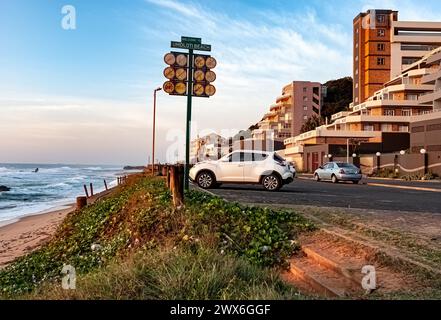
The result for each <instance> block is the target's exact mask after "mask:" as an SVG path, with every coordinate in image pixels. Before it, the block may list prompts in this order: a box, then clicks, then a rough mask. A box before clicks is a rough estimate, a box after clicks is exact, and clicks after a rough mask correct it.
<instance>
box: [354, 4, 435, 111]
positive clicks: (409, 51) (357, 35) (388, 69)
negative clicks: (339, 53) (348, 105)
mask: <svg viewBox="0 0 441 320" xmlns="http://www.w3.org/2000/svg"><path fill="white" fill-rule="evenodd" d="M353 27H354V30H353V32H354V44H353V52H354V55H353V60H354V61H353V66H354V67H353V77H354V101H353V102H354V104H355V105H357V104H359V103H363V102H365V101H366V100H367V99H368V98H369V97H371V96H372V95H373V94H374V93H375V92H376V91H378V90H380V89H381V88H382V87H383V85H384V84H385V83H387V82H388V81H389V80H391V79H394V78H395V77H397V76H399V75H400V74H401V73H402V72H403V71H404V70H405V69H407V68H408V67H409V66H410V65H412V64H413V63H415V62H417V61H419V60H420V59H421V58H423V57H424V56H425V55H426V54H428V53H429V52H431V51H432V50H434V49H436V48H438V47H440V46H441V22H426V21H398V12H397V11H393V10H368V11H367V12H363V13H360V14H359V15H358V16H357V17H355V19H354V21H353Z"/></svg>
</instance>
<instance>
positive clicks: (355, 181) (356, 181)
mask: <svg viewBox="0 0 441 320" xmlns="http://www.w3.org/2000/svg"><path fill="white" fill-rule="evenodd" d="M359 182H360V180H353V181H352V183H353V184H358V183H359Z"/></svg>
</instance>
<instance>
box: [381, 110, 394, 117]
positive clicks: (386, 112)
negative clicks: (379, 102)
mask: <svg viewBox="0 0 441 320" xmlns="http://www.w3.org/2000/svg"><path fill="white" fill-rule="evenodd" d="M394 115H395V110H394V109H385V110H384V111H383V116H394Z"/></svg>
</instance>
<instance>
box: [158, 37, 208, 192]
mask: <svg viewBox="0 0 441 320" xmlns="http://www.w3.org/2000/svg"><path fill="white" fill-rule="evenodd" d="M170 46H171V47H172V48H175V49H184V50H188V55H187V59H188V60H187V68H188V69H187V68H186V69H187V70H188V72H187V83H186V85H187V122H186V133H185V165H184V184H183V185H184V190H188V189H189V184H190V183H189V173H190V134H191V103H192V97H193V95H195V96H196V97H206V98H209V97H210V96H212V95H214V94H215V93H216V88H215V87H214V86H213V85H212V84H211V82H213V81H215V80H216V74H215V73H214V72H213V71H211V70H210V69H213V68H214V67H216V59H214V58H213V57H211V56H206V55H200V54H196V55H194V51H211V45H209V44H204V43H202V39H201V38H193V37H181V41H180V42H178V41H172V42H171V45H170ZM183 55H184V54H183V53H180V52H170V53H168V54H166V55H165V56H164V61H165V62H166V63H167V64H168V65H169V66H168V67H167V68H166V69H165V70H164V75H165V77H166V78H167V79H168V81H167V82H165V83H164V86H163V88H164V91H165V92H166V93H168V94H170V95H179V96H185V92H184V90H183V88H185V84H184V79H182V78H179V76H177V72H176V70H175V68H180V69H182V68H184V67H185V66H184V62H183V58H182V57H180V56H183ZM194 57H196V59H199V62H198V64H196V69H198V72H199V73H200V72H204V74H203V77H204V78H205V77H206V75H205V72H206V73H207V74H208V71H209V72H210V73H209V77H207V78H206V79H205V81H204V84H201V82H202V81H203V80H204V79H200V77H198V79H194V74H195V73H194V70H193V68H195V66H194V61H193V58H194ZM178 58H180V59H179V60H180V61H178ZM200 59H202V62H203V63H202V65H201V60H200ZM205 59H210V60H209V62H208V63H207V65H206V67H205V68H204V71H201V70H202V68H203V67H204V66H205V63H206V60H205ZM178 70H179V69H178ZM207 70H208V71H207ZM166 71H168V72H166ZM181 74H182V72H181ZM193 83H195V84H196V86H197V89H196V90H195V89H194V88H193ZM178 86H179V88H178ZM178 89H179V90H178ZM201 89H202V91H201Z"/></svg>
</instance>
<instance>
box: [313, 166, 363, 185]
mask: <svg viewBox="0 0 441 320" xmlns="http://www.w3.org/2000/svg"><path fill="white" fill-rule="evenodd" d="M362 177H363V176H362V174H361V171H360V169H359V168H357V167H356V166H354V165H353V164H352V163H346V162H328V163H326V164H325V165H323V166H321V167H319V168H318V169H317V170H315V172H314V179H315V180H316V181H321V180H331V181H332V182H333V183H337V182H339V181H352V182H353V183H359V182H360V180H361V178H362Z"/></svg>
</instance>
